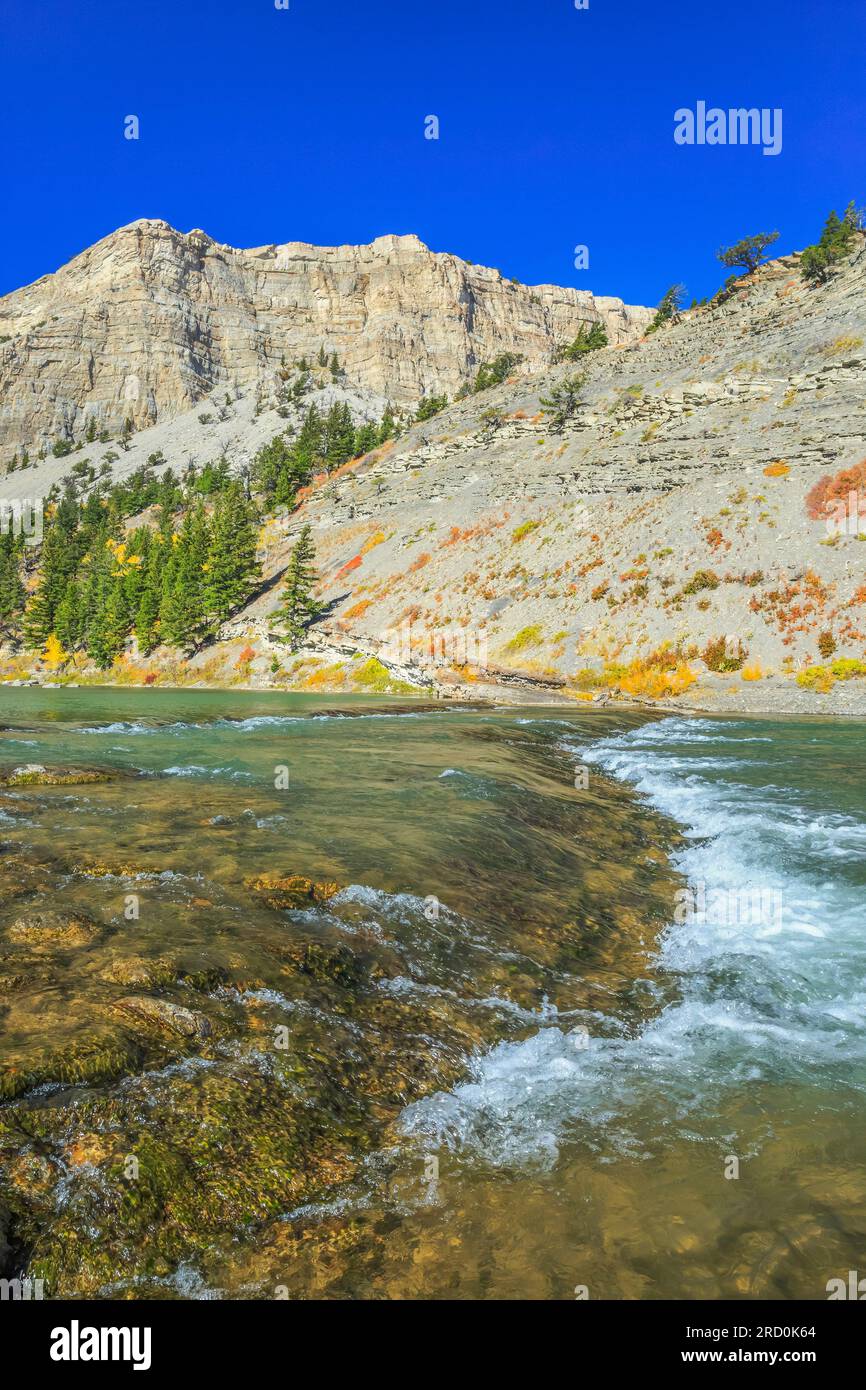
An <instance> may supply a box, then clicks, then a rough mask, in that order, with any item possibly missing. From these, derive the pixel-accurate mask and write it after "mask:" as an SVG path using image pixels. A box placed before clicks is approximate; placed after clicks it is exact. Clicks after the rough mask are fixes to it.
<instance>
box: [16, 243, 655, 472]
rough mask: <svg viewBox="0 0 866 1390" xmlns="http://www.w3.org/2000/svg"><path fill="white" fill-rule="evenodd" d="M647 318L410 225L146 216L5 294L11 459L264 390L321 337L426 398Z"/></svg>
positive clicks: (399, 388)
mask: <svg viewBox="0 0 866 1390" xmlns="http://www.w3.org/2000/svg"><path fill="white" fill-rule="evenodd" d="M651 316H652V312H651V311H650V310H648V309H643V308H635V307H631V306H629V305H626V304H623V303H622V301H621V300H619V299H611V298H596V297H594V296H593V295H592V294H590V293H589V292H588V291H585V290H575V289H564V288H560V287H557V286H555V285H537V286H535V287H532V288H531V287H529V286H526V285H522V284H519V283H518V282H517V281H514V280H507V279H504V278H503V276H502V275H501V274H500V272H499V271H498V270H492V269H489V268H487V267H485V266H477V265H471V264H469V263H467V262H466V261H463V260H461V259H460V258H459V257H457V256H452V255H447V254H440V253H436V252H433V251H430V250H429V249H428V248H427V247H426V246H425V245H424V244H423V243H422V242H421V241H419V240H418V238H417V237H415V236H383V237H378V238H377V239H376V240H375V241H374V242H372V243H371V244H370V245H369V246H336V247H320V246H310V245H306V244H305V243H303V242H288V243H287V244H285V245H283V246H260V247H256V248H253V249H251V250H236V249H235V248H234V247H231V246H223V245H221V244H220V243H219V242H216V241H214V240H213V239H212V238H211V237H209V236H207V235H206V234H205V233H204V232H202V231H192V232H189V233H182V232H178V231H175V230H174V228H172V227H170V226H169V225H168V223H166V222H162V221H158V220H141V221H138V222H133V223H131V224H130V225H129V226H128V227H122V228H121V229H120V230H119V231H116V232H114V233H112V234H111V235H110V236H108V237H105V238H104V239H103V240H102V241H100V242H97V244H96V245H95V246H92V247H90V248H89V249H88V250H86V251H83V252H82V253H81V255H79V256H76V257H75V258H74V260H72V261H70V262H69V264H68V265H65V266H63V267H62V268H61V269H60V270H58V271H57V272H56V274H54V275H46V276H43V277H42V279H40V280H37V281H36V282H35V283H34V284H32V285H28V286H27V287H26V288H24V289H21V290H17V291H15V292H14V293H13V294H10V295H7V296H5V298H3V299H0V462H2V461H7V460H8V459H9V458H10V457H11V455H12V454H13V453H14V452H15V450H20V449H22V448H27V449H28V450H29V451H30V452H31V453H32V452H33V451H34V450H38V449H39V448H40V447H42V446H45V445H48V446H50V445H51V444H52V443H53V442H54V441H55V440H57V439H67V440H73V439H74V440H80V439H81V438H83V437H84V435H85V432H86V430H87V428H88V424H89V422H90V420H91V419H93V420H94V422H95V426H96V428H97V429H98V430H100V431H101V430H103V429H105V430H109V431H110V432H111V433H116V432H117V431H118V429H119V428H120V427H121V426H122V424H123V422H124V421H125V420H126V419H127V418H131V419H132V420H133V422H134V424H135V427H136V429H144V428H146V427H148V426H151V425H153V424H155V423H156V422H157V421H162V420H164V419H168V418H171V417H173V416H175V415H177V414H178V413H180V412H182V411H184V410H188V409H190V407H192V406H194V405H195V404H196V403H198V402H199V401H201V400H202V399H203V398H204V397H205V396H207V395H208V394H209V393H211V392H212V391H214V390H215V389H217V388H220V389H224V390H226V391H235V390H243V391H249V390H255V389H257V388H258V387H259V385H265V386H266V387H268V388H269V387H270V385H271V384H272V382H273V379H274V376H275V374H276V373H277V372H278V371H279V370H280V369H281V366H283V365H284V364H287V365H291V364H292V363H293V362H295V361H296V360H297V359H299V358H301V357H303V356H306V357H315V356H316V355H317V354H318V352H319V350H320V348H321V347H324V348H325V351H326V352H327V353H328V354H331V353H334V352H336V353H337V354H338V356H339V359H340V363H341V364H342V366H343V367H344V368H345V369H346V371H347V373H348V375H349V377H350V378H351V380H352V381H353V382H354V383H356V384H358V385H360V386H361V387H363V388H365V389H367V390H369V391H372V392H375V393H376V394H378V395H381V396H385V397H388V398H390V399H391V400H392V401H393V402H394V404H395V405H414V404H415V402H417V400H418V399H419V397H420V396H421V395H422V394H424V393H427V394H432V393H441V392H445V393H447V394H448V395H450V396H453V395H454V393H455V392H456V391H457V389H458V388H459V387H460V386H461V384H462V383H463V382H465V381H466V380H467V379H469V378H470V376H471V375H472V374H473V373H474V371H475V370H476V369H477V367H478V364H479V363H480V362H482V361H485V360H490V359H492V358H494V357H495V356H496V355H497V354H499V353H503V352H512V353H519V354H521V355H522V356H523V358H524V360H525V363H526V366H527V367H528V368H529V369H530V370H531V369H533V368H542V367H544V366H546V365H548V364H549V363H550V361H551V360H552V356H553V353H554V350H555V348H556V347H557V346H558V345H561V344H563V343H565V342H569V341H571V340H572V339H573V338H574V337H575V335H576V333H577V332H578V330H579V328H580V326H581V325H582V324H584V323H595V322H601V323H603V324H604V326H605V328H606V330H607V333H608V337H609V339H610V341H611V342H612V343H618V344H627V343H631V342H634V341H636V340H637V339H638V338H639V337H640V336H641V334H642V333H643V331H644V329H645V327H646V325H647V323H648V321H649V319H650V318H651Z"/></svg>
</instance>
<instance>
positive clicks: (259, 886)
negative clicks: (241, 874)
mask: <svg viewBox="0 0 866 1390" xmlns="http://www.w3.org/2000/svg"><path fill="white" fill-rule="evenodd" d="M244 883H245V885H246V887H247V888H251V889H252V891H253V892H254V893H256V894H257V895H258V896H259V897H260V898H262V899H263V900H264V901H265V902H266V903H267V904H268V906H269V907H275V908H278V909H286V908H293V907H309V906H310V904H311V903H324V902H327V901H328V899H329V898H333V897H334V895H335V894H336V893H339V891H340V885H339V883H316V882H314V880H313V879H311V878H304V877H302V876H301V875H300V874H291V875H289V876H288V877H286V878H280V877H276V876H269V875H267V874H263V875H261V876H260V877H259V878H247V879H244Z"/></svg>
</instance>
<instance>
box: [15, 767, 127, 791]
mask: <svg viewBox="0 0 866 1390" xmlns="http://www.w3.org/2000/svg"><path fill="white" fill-rule="evenodd" d="M114 775H115V774H113V773H110V772H106V771H105V770H104V769H98V768H84V767H79V768H74V767H52V768H48V767H45V766H44V764H43V763H23V764H22V765H21V766H19V767H13V768H11V769H10V770H9V771H7V772H0V787H69V786H82V785H87V784H89V783H91V782H110V781H111V780H112V777H113V776H114Z"/></svg>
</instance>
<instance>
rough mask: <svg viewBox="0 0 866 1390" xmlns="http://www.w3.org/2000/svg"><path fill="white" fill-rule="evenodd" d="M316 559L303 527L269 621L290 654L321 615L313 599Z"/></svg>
mask: <svg viewBox="0 0 866 1390" xmlns="http://www.w3.org/2000/svg"><path fill="white" fill-rule="evenodd" d="M315 558H316V549H315V546H314V544H313V535H312V531H311V529H310V527H309V526H304V527H303V528H302V530H301V534H300V535H299V536H298V539H297V541H296V542H295V545H294V547H293V549H292V553H291V555H290V557H289V563H288V565H287V566H286V574H285V579H284V582H283V591H282V597H281V603H280V606H279V608H278V609H277V610H276V612H275V613H274V615H273V618H272V620H271V625H272V627H273V628H274V629H275V630H280V631H279V635H280V636H281V637H282V639H283V641H285V642H287V643H288V645H289V646H290V648H291V649H292V651H296V650H297V648H298V647H299V646H300V644H301V641H302V640H303V636H304V633H305V631H306V629H307V627H308V625H309V624H310V623H311V622H312V621H313V619H314V618H315V617H317V616H318V614H319V613H320V612H321V606H320V605H319V604H318V603H317V602H316V600H315V598H314V597H313V586H314V584H315V582H316V570H315V563H314V562H315Z"/></svg>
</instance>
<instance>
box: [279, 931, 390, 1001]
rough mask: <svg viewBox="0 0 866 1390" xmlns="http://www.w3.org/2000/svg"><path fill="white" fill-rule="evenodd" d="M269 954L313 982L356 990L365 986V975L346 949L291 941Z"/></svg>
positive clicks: (349, 950) (321, 943) (344, 947)
mask: <svg viewBox="0 0 866 1390" xmlns="http://www.w3.org/2000/svg"><path fill="white" fill-rule="evenodd" d="M269 953H270V954H272V955H274V956H276V957H277V959H278V960H281V961H283V962H284V964H285V965H286V966H287V967H288V968H289V969H291V970H297V971H299V972H300V973H301V974H302V975H310V976H311V977H312V978H313V979H314V980H319V981H322V982H327V983H330V984H337V985H343V986H344V988H346V989H357V988H358V987H359V986H361V985H363V984H366V983H367V982H368V979H369V973H368V971H367V969H366V967H365V966H364V963H363V962H362V961H360V960H359V959H358V957H357V956H356V955H355V952H354V951H352V950H351V949H350V948H349V947H348V946H344V945H342V944H338V945H336V946H328V945H326V944H325V943H324V942H322V941H292V942H288V943H286V944H285V945H279V946H272V947H270V948H269Z"/></svg>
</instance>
